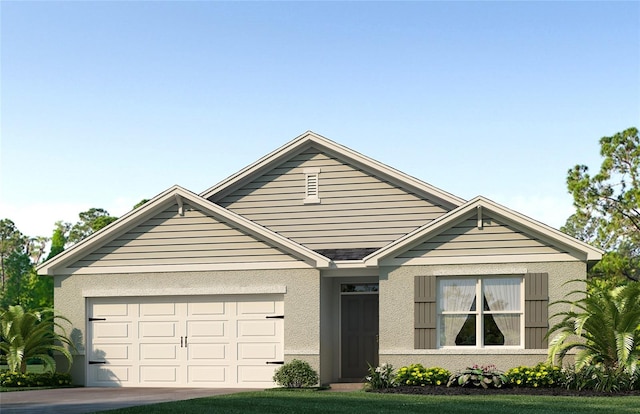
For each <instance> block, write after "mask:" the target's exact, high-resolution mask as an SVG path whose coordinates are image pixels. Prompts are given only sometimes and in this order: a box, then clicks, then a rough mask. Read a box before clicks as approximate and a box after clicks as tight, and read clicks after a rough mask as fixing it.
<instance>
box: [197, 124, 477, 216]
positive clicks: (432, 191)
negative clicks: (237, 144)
mask: <svg viewBox="0 0 640 414" xmlns="http://www.w3.org/2000/svg"><path fill="white" fill-rule="evenodd" d="M313 144H317V145H319V146H321V147H323V148H324V149H326V150H328V151H329V152H331V153H333V155H334V156H337V157H338V158H346V159H348V160H349V161H351V162H353V163H355V164H356V165H358V166H359V167H361V168H363V169H364V170H368V171H369V172H374V173H376V174H379V175H382V176H384V177H386V178H388V179H389V180H390V181H392V182H393V183H395V184H397V185H399V186H401V187H409V188H411V189H413V190H415V191H416V192H417V193H419V194H422V195H429V196H433V197H436V198H439V199H440V200H442V201H443V203H444V204H447V205H449V206H450V207H451V208H456V207H458V206H460V205H462V204H464V203H465V200H464V199H462V198H459V197H456V196H454V195H453V194H450V193H448V192H446V191H443V190H441V189H439V188H437V187H434V186H432V185H430V184H428V183H426V182H424V181H421V180H419V179H417V178H415V177H412V176H410V175H408V174H405V173H403V172H401V171H399V170H396V169H395V168H393V167H390V166H388V165H386V164H384V163H381V162H379V161H376V160H374V159H372V158H369V157H367V156H365V155H363V154H361V153H359V152H357V151H354V150H352V149H350V148H348V147H345V146H343V145H341V144H338V143H337V142H335V141H332V140H330V139H328V138H325V137H323V136H321V135H319V134H316V133H314V132H312V131H307V132H305V133H304V134H302V135H300V136H298V137H296V138H294V139H293V140H292V141H290V142H288V143H287V144H285V145H283V146H282V147H280V148H278V149H276V150H275V151H272V152H271V153H269V154H267V155H265V156H264V157H262V158H260V159H259V160H258V161H256V162H254V163H253V164H251V165H249V166H247V167H245V168H243V169H242V170H240V171H239V172H237V173H236V174H234V175H232V176H230V177H228V178H226V179H225V180H223V181H221V182H220V183H218V184H216V185H214V186H213V187H211V188H209V189H207V190H205V191H203V192H202V193H200V196H201V197H203V198H207V199H208V198H210V197H212V196H214V195H215V196H216V198H219V197H221V196H223V195H225V194H226V193H227V191H229V190H230V189H231V188H232V187H234V186H235V185H237V184H238V183H241V182H243V180H246V179H248V178H250V177H252V176H254V175H256V174H258V173H260V172H261V171H264V170H267V169H268V168H270V167H271V166H274V165H276V164H277V163H278V162H279V161H280V160H282V159H283V158H287V157H291V156H293V155H295V154H296V153H298V152H301V151H302V150H304V149H306V148H308V147H310V146H312V145H313Z"/></svg>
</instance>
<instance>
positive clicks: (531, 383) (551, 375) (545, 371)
mask: <svg viewBox="0 0 640 414" xmlns="http://www.w3.org/2000/svg"><path fill="white" fill-rule="evenodd" d="M505 375H506V376H507V378H508V379H509V384H511V385H513V386H514V387H533V388H537V387H553V386H557V385H558V384H559V383H560V381H561V379H562V370H561V369H560V368H559V367H556V366H551V365H546V364H538V365H536V366H534V367H527V366H519V367H515V368H511V369H510V370H508V371H507V372H506V373H505Z"/></svg>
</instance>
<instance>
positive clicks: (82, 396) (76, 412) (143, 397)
mask: <svg viewBox="0 0 640 414" xmlns="http://www.w3.org/2000/svg"><path fill="white" fill-rule="evenodd" d="M244 391H256V390H255V389H254V390H249V389H234V388H58V389H52V390H35V391H14V392H3V393H0V412H1V413H2V414H17V413H20V414H26V413H34V414H35V413H38V414H47V413H51V414H53V413H56V414H58V413H64V414H82V413H94V412H96V411H104V410H114V409H116V408H124V407H133V406H136V405H146V404H155V403H160V402H167V401H180V400H190V399H192V398H200V397H209V396H212V395H223V394H233V393H237V392H244Z"/></svg>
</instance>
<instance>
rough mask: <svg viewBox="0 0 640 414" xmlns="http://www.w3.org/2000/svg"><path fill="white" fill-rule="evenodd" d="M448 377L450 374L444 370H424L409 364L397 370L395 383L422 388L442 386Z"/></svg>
mask: <svg viewBox="0 0 640 414" xmlns="http://www.w3.org/2000/svg"><path fill="white" fill-rule="evenodd" d="M450 375H451V372H449V371H447V370H446V369H444V368H440V367H433V368H425V367H423V366H422V365H421V364H411V365H409V366H406V367H402V368H400V369H399V370H398V373H397V374H396V378H395V381H396V383H397V384H398V385H412V386H422V387H424V386H425V385H443V384H446V383H447V379H448V378H449V376H450Z"/></svg>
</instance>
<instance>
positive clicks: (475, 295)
mask: <svg viewBox="0 0 640 414" xmlns="http://www.w3.org/2000/svg"><path fill="white" fill-rule="evenodd" d="M437 289H438V290H437V319H438V321H437V327H438V328H437V329H438V332H437V335H438V345H439V347H440V348H442V347H455V346H470V347H479V348H484V347H493V346H511V347H521V346H522V345H523V339H522V338H523V331H524V330H523V306H524V303H523V278H522V277H465V278H449V277H442V278H438V288H437Z"/></svg>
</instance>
